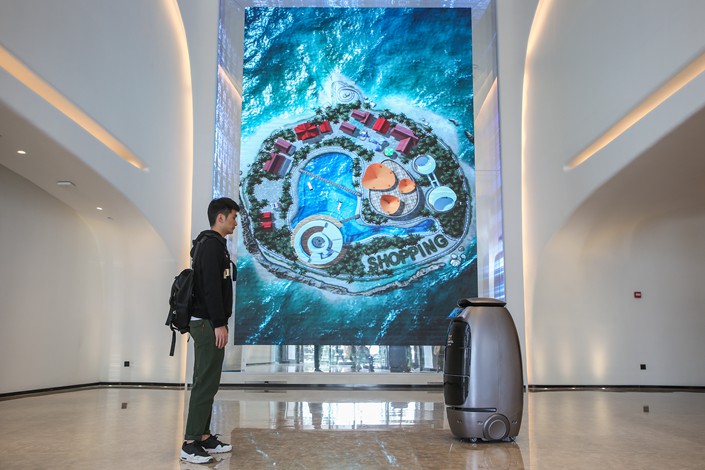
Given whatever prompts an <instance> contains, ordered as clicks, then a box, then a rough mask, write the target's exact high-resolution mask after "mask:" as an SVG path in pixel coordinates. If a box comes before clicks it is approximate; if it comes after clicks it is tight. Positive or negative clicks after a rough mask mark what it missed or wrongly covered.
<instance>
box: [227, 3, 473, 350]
mask: <svg viewBox="0 0 705 470" xmlns="http://www.w3.org/2000/svg"><path fill="white" fill-rule="evenodd" d="M439 24H442V25H443V27H442V28H440V27H439ZM431 31H435V33H434V34H433V35H431ZM438 31H445V33H443V34H438V33H437V32H438ZM471 38H472V33H471V12H470V10H469V9H442V8H427V9H408V8H367V9H365V8H259V7H255V8H247V9H246V15H245V53H244V73H243V117H242V145H241V153H240V175H241V176H240V194H239V198H240V201H241V203H242V206H243V210H242V212H241V218H240V232H239V233H238V246H237V267H238V277H237V284H236V309H235V332H234V334H235V343H236V344H290V345H291V344H369V345H373V344H377V345H411V344H417V345H436V344H439V345H440V344H444V342H445V335H446V330H447V328H448V322H449V320H448V315H449V313H450V312H451V311H452V310H453V309H454V308H455V306H456V302H457V300H458V299H460V298H464V297H472V296H475V295H476V293H477V281H476V279H477V273H476V242H475V241H476V236H475V217H474V213H475V211H474V199H473V195H474V180H475V178H474V135H473V131H474V128H473V105H472V100H473V87H472V85H473V83H472V70H473V69H472V47H471Z"/></svg>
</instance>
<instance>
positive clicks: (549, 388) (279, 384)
mask: <svg viewBox="0 0 705 470" xmlns="http://www.w3.org/2000/svg"><path fill="white" fill-rule="evenodd" d="M185 387H186V385H185V384H183V383H162V382H93V383H86V384H76V385H65V386H61V387H48V388H41V389H35V390H22V391H18V392H10V393H2V394H0V401H4V400H12V399H15V398H24V397H29V396H40V395H50V394H54V393H66V392H75V391H79V390H93V389H99V388H135V389H155V390H183V389H184V388H185ZM220 389H221V390H263V389H265V390H270V389H272V390H273V389H278V390H286V389H291V390H305V389H310V390H335V389H339V390H431V391H433V390H442V389H443V384H442V383H441V382H433V383H428V384H399V385H393V384H392V385H390V384H294V383H287V382H286V381H285V380H280V381H278V380H272V381H263V382H248V383H241V384H222V385H221V386H220ZM524 390H526V391H528V392H531V393H540V392H575V391H603V392H654V393H671V392H691V393H705V387H703V386H687V385H686V386H683V385H528V386H524Z"/></svg>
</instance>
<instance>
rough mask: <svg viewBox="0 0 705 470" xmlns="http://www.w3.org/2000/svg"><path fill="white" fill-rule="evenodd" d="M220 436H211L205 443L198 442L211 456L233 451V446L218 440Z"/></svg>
mask: <svg viewBox="0 0 705 470" xmlns="http://www.w3.org/2000/svg"><path fill="white" fill-rule="evenodd" d="M218 436H219V434H211V435H210V436H208V439H206V440H205V441H196V442H198V443H199V444H200V445H201V447H203V449H204V450H205V451H206V452H208V453H209V454H222V453H223V452H230V451H231V450H233V446H231V445H230V444H226V443H224V442H220V441H219V440H218Z"/></svg>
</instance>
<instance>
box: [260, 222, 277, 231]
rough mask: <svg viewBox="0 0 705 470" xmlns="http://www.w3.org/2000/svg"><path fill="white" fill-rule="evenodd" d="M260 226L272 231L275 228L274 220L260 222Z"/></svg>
mask: <svg viewBox="0 0 705 470" xmlns="http://www.w3.org/2000/svg"><path fill="white" fill-rule="evenodd" d="M260 226H261V227H262V228H263V229H264V231H265V232H271V231H272V230H274V228H273V226H272V222H260Z"/></svg>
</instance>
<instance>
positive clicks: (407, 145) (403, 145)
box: [396, 137, 414, 155]
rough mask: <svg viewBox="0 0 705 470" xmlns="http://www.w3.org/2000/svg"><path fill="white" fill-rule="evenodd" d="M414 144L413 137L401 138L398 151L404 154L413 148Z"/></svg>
mask: <svg viewBox="0 0 705 470" xmlns="http://www.w3.org/2000/svg"><path fill="white" fill-rule="evenodd" d="M413 146H414V141H413V140H412V139H411V137H407V138H406V139H403V140H400V141H399V143H398V144H397V149H396V150H397V152H401V153H403V154H404V155H406V153H407V152H408V151H409V150H411V147H413Z"/></svg>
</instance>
